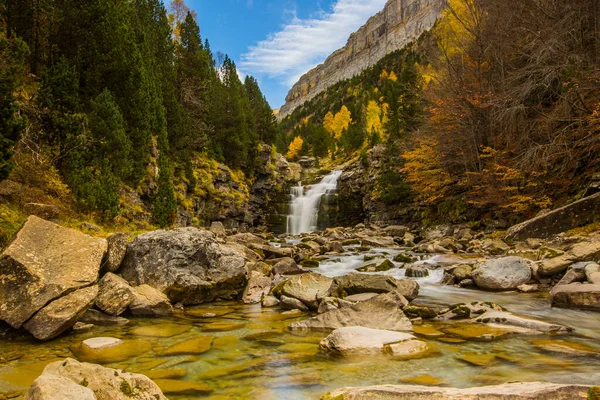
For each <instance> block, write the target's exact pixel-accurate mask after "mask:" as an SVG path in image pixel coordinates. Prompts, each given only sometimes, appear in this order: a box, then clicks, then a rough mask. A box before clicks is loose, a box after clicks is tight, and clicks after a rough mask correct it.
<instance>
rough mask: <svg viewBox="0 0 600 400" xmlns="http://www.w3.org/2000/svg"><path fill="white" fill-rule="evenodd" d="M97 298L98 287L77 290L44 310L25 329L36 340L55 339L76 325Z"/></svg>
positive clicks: (27, 323)
mask: <svg viewBox="0 0 600 400" xmlns="http://www.w3.org/2000/svg"><path fill="white" fill-rule="evenodd" d="M96 296H98V286H91V287H87V288H83V289H79V290H76V291H74V292H72V293H69V294H68V295H66V296H63V297H61V298H60V299H58V300H54V301H53V302H51V303H50V304H48V305H47V306H46V307H44V308H42V309H41V310H40V311H38V312H37V314H35V315H34V316H33V318H31V319H30V320H29V321H27V322H26V323H25V324H24V325H23V327H24V328H25V329H27V330H28V331H29V332H31V334H33V336H34V337H35V338H36V339H39V340H49V339H53V338H55V337H57V336H58V335H60V334H61V333H63V332H64V331H66V330H67V329H69V328H71V327H72V326H73V325H75V323H76V322H77V321H79V319H81V317H83V315H84V314H85V312H86V311H87V310H88V308H90V307H91V306H92V305H93V304H94V301H95V300H96Z"/></svg>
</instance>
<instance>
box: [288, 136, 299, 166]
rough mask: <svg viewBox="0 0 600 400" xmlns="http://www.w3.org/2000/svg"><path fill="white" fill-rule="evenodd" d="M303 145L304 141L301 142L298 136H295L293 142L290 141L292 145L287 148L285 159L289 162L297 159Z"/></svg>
mask: <svg viewBox="0 0 600 400" xmlns="http://www.w3.org/2000/svg"><path fill="white" fill-rule="evenodd" d="M303 144H304V140H302V138H301V137H300V136H296V137H295V138H294V140H292V143H290V147H289V149H288V152H287V154H286V155H285V157H286V158H288V159H290V160H292V159H294V158H296V157H298V154H299V153H300V151H301V150H302V145H303Z"/></svg>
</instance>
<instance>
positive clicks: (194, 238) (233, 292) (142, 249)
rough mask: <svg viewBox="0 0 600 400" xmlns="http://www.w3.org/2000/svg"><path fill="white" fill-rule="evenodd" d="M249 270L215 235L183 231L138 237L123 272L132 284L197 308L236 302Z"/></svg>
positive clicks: (236, 254) (242, 258)
mask: <svg viewBox="0 0 600 400" xmlns="http://www.w3.org/2000/svg"><path fill="white" fill-rule="evenodd" d="M245 265H246V259H245V258H244V256H243V254H241V251H240V250H239V249H237V248H232V247H228V246H226V245H223V244H220V243H218V242H217V240H216V239H215V237H214V235H213V234H212V233H211V232H208V231H205V230H200V229H196V228H179V229H174V230H172V231H163V230H158V231H154V232H148V233H144V234H142V235H140V236H138V237H136V238H135V239H134V240H133V241H132V242H131V243H130V244H129V246H128V247H127V254H126V256H125V261H124V263H123V267H122V271H121V273H122V275H123V277H124V278H125V279H126V280H127V281H129V283H131V284H132V285H135V286H137V285H143V284H147V285H150V286H152V287H154V288H156V289H158V290H160V291H161V292H163V293H165V294H166V295H167V297H168V298H169V300H170V301H171V302H173V303H176V302H181V303H182V304H184V305H193V304H200V303H204V302H208V301H213V300H215V299H220V298H222V299H234V298H237V297H238V295H240V294H241V293H242V291H243V290H244V287H245V285H246V269H245Z"/></svg>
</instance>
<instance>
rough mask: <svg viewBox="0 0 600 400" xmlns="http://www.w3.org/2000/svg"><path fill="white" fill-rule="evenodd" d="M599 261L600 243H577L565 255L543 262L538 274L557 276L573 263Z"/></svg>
mask: <svg viewBox="0 0 600 400" xmlns="http://www.w3.org/2000/svg"><path fill="white" fill-rule="evenodd" d="M599 194H600V193H599ZM598 259H600V242H593V241H592V242H581V243H576V244H574V245H573V247H571V249H569V250H568V251H567V252H566V253H564V254H563V255H561V256H558V257H554V258H551V259H549V260H543V261H541V262H540V264H539V268H538V273H539V274H540V275H543V276H550V275H555V274H558V273H561V272H563V271H565V270H566V269H567V268H568V267H569V266H570V265H572V264H573V263H577V262H583V261H587V262H590V261H593V260H598Z"/></svg>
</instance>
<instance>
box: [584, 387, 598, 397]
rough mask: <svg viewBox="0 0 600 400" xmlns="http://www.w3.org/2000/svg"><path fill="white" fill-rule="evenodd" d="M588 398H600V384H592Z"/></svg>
mask: <svg viewBox="0 0 600 400" xmlns="http://www.w3.org/2000/svg"><path fill="white" fill-rule="evenodd" d="M587 400H600V386H592V387H591V388H590V390H588V395H587Z"/></svg>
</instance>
